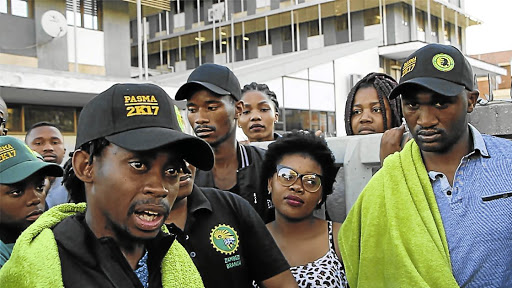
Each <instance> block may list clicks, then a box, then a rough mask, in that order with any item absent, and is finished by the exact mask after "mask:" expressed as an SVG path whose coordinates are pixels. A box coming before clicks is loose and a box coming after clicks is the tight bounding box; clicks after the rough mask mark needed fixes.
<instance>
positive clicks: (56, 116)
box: [23, 105, 76, 133]
mask: <svg viewBox="0 0 512 288" xmlns="http://www.w3.org/2000/svg"><path fill="white" fill-rule="evenodd" d="M75 110H76V109H75V108H70V107H45V106H28V105H27V106H24V109H23V112H24V113H23V114H24V120H25V121H24V122H25V125H24V126H25V131H27V129H28V128H30V127H31V126H32V125H34V124H35V123H37V122H41V121H47V122H51V123H54V124H56V125H57V126H59V128H60V129H61V131H62V132H71V133H73V132H75Z"/></svg>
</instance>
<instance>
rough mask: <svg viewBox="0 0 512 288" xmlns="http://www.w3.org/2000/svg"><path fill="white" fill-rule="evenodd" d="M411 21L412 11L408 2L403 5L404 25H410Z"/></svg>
mask: <svg viewBox="0 0 512 288" xmlns="http://www.w3.org/2000/svg"><path fill="white" fill-rule="evenodd" d="M410 21H411V11H410V9H409V6H408V5H407V4H403V5H402V25H404V26H409V22H410Z"/></svg>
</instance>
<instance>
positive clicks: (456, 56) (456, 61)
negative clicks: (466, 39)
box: [389, 43, 473, 99]
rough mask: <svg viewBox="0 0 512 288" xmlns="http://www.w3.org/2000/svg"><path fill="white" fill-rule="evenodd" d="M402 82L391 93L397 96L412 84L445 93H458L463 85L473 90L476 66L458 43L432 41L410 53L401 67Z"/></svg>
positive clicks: (450, 94)
mask: <svg viewBox="0 0 512 288" xmlns="http://www.w3.org/2000/svg"><path fill="white" fill-rule="evenodd" d="M400 72H401V74H400V82H399V85H398V86H397V87H395V89H393V91H391V94H390V96H389V98H390V99H393V98H396V97H397V96H398V95H400V94H402V93H403V92H404V91H405V90H407V89H408V88H410V87H411V86H412V85H419V86H422V87H424V88H427V89H429V90H432V91H434V92H436V93H438V94H441V95H444V96H456V95H458V94H459V93H460V92H462V90H463V89H467V90H473V69H472V68H471V65H470V64H469V62H468V60H467V59H466V57H465V56H464V55H463V54H462V53H461V52H460V51H459V50H458V49H457V48H455V47H453V46H450V45H442V44H437V43H434V44H429V45H426V46H425V47H423V48H420V49H418V50H416V51H415V52H414V53H412V54H411V55H409V57H407V59H405V61H404V64H402V69H401V70H400Z"/></svg>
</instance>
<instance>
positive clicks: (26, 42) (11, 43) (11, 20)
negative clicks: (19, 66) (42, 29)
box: [0, 13, 37, 57]
mask: <svg viewBox="0 0 512 288" xmlns="http://www.w3.org/2000/svg"><path fill="white" fill-rule="evenodd" d="M0 27H2V28H0V30H1V31H2V36H1V37H0V47H1V48H0V53H8V54H15V55H20V56H28V57H35V56H36V54H37V50H36V47H35V44H36V33H35V23H34V19H31V18H24V17H18V16H12V15H8V14H3V13H0ZM25 47H29V48H25Z"/></svg>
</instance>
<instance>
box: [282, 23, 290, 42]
mask: <svg viewBox="0 0 512 288" xmlns="http://www.w3.org/2000/svg"><path fill="white" fill-rule="evenodd" d="M281 37H282V39H283V41H291V40H292V28H291V27H290V26H286V27H283V28H281Z"/></svg>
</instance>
